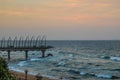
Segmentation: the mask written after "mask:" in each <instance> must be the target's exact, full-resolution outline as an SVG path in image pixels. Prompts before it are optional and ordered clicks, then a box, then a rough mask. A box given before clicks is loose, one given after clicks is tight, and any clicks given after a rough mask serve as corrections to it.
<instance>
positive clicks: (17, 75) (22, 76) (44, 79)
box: [9, 70, 58, 80]
mask: <svg viewBox="0 0 120 80" xmlns="http://www.w3.org/2000/svg"><path fill="white" fill-rule="evenodd" d="M9 71H10V73H11V74H12V75H14V76H15V78H16V79H20V80H22V79H23V80H24V79H25V73H22V72H17V71H14V70H9ZM27 76H28V79H27V80H37V78H36V75H33V74H28V75H27ZM42 80H58V79H51V78H48V77H45V76H42Z"/></svg>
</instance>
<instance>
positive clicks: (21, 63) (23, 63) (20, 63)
mask: <svg viewBox="0 0 120 80" xmlns="http://www.w3.org/2000/svg"><path fill="white" fill-rule="evenodd" d="M17 65H18V66H20V67H22V66H24V65H26V61H21V62H19V63H18V64H17Z"/></svg>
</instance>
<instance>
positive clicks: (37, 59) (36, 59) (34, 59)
mask: <svg viewBox="0 0 120 80" xmlns="http://www.w3.org/2000/svg"><path fill="white" fill-rule="evenodd" d="M40 60H42V59H40V58H31V59H30V61H40Z"/></svg>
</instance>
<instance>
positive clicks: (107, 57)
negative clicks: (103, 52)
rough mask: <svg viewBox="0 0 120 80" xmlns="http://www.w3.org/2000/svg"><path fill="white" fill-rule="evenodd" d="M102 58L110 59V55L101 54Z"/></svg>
mask: <svg viewBox="0 0 120 80" xmlns="http://www.w3.org/2000/svg"><path fill="white" fill-rule="evenodd" d="M101 58H103V59H110V57H109V56H101Z"/></svg>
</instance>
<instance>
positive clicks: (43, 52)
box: [41, 49, 46, 58]
mask: <svg viewBox="0 0 120 80" xmlns="http://www.w3.org/2000/svg"><path fill="white" fill-rule="evenodd" d="M45 51H46V50H44V49H43V50H41V52H42V58H44V57H45Z"/></svg>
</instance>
